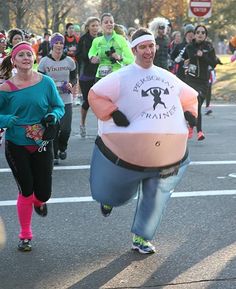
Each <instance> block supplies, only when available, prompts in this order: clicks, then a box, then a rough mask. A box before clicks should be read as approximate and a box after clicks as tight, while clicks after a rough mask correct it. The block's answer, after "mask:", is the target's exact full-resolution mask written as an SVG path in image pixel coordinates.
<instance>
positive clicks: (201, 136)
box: [197, 131, 205, 140]
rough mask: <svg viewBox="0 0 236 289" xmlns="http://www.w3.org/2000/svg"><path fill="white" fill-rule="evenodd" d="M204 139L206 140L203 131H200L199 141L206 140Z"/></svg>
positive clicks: (198, 134)
mask: <svg viewBox="0 0 236 289" xmlns="http://www.w3.org/2000/svg"><path fill="white" fill-rule="evenodd" d="M204 139H205V136H204V133H203V132H202V131H199V132H198V133H197V140H204Z"/></svg>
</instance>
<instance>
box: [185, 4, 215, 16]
mask: <svg viewBox="0 0 236 289" xmlns="http://www.w3.org/2000/svg"><path fill="white" fill-rule="evenodd" d="M211 4H212V3H211V0H190V1H189V16H190V17H191V16H192V17H204V18H207V17H210V16H211Z"/></svg>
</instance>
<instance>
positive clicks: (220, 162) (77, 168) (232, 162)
mask: <svg viewBox="0 0 236 289" xmlns="http://www.w3.org/2000/svg"><path fill="white" fill-rule="evenodd" d="M235 164H236V161H196V162H195V161H192V162H190V166H199V165H235ZM89 169H90V165H81V166H58V167H54V168H53V170H54V171H66V170H89ZM9 172H11V170H10V169H9V168H2V169H0V173H9Z"/></svg>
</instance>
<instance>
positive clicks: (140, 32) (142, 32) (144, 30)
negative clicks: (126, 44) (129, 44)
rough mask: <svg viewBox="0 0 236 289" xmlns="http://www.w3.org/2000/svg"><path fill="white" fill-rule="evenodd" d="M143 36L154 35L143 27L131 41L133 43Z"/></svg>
mask: <svg viewBox="0 0 236 289" xmlns="http://www.w3.org/2000/svg"><path fill="white" fill-rule="evenodd" d="M143 35H152V32H151V31H150V30H148V29H147V28H144V27H141V28H139V29H137V30H136V31H135V32H134V34H133V35H132V37H131V39H132V41H134V40H135V39H136V38H138V37H140V36H143Z"/></svg>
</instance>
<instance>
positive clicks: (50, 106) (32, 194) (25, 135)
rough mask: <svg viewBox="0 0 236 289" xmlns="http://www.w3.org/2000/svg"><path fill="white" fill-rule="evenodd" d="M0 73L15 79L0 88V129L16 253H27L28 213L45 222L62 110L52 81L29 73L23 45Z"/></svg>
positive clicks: (31, 55) (27, 50) (27, 51)
mask: <svg viewBox="0 0 236 289" xmlns="http://www.w3.org/2000/svg"><path fill="white" fill-rule="evenodd" d="M5 60H6V61H5V62H4V64H2V65H1V68H0V69H1V70H2V71H4V72H5V73H6V74H7V73H8V72H9V70H11V69H12V66H14V67H16V68H17V74H16V75H15V76H13V77H11V78H10V79H8V80H6V81H5V82H4V83H3V84H2V85H1V86H0V127H4V128H6V129H7V130H6V135H5V139H6V141H5V154H6V159H7V162H8V164H9V166H10V168H11V170H12V173H13V175H14V178H15V180H16V183H17V186H18V189H19V194H18V198H17V213H18V221H19V224H20V233H19V239H20V240H19V244H18V249H19V250H20V251H31V239H32V237H33V234H32V230H31V219H32V212H33V208H34V209H35V211H36V213H38V214H39V215H40V216H42V217H44V216H46V215H47V205H46V201H48V199H49V198H50V196H51V191H52V188H51V187H52V169H53V151H52V143H51V139H52V138H53V132H54V130H55V124H56V122H57V121H58V120H59V119H60V118H61V117H62V116H63V114H64V104H63V102H62V100H61V98H60V96H59V94H58V92H57V89H56V86H55V84H54V82H53V80H52V79H51V78H49V77H48V76H45V75H42V74H40V73H37V72H35V71H33V69H32V67H33V63H34V53H33V50H32V47H31V45H30V44H29V43H27V42H20V43H18V44H17V45H15V46H14V47H13V49H12V51H11V54H10V55H9V56H7V58H6V59H5Z"/></svg>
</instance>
